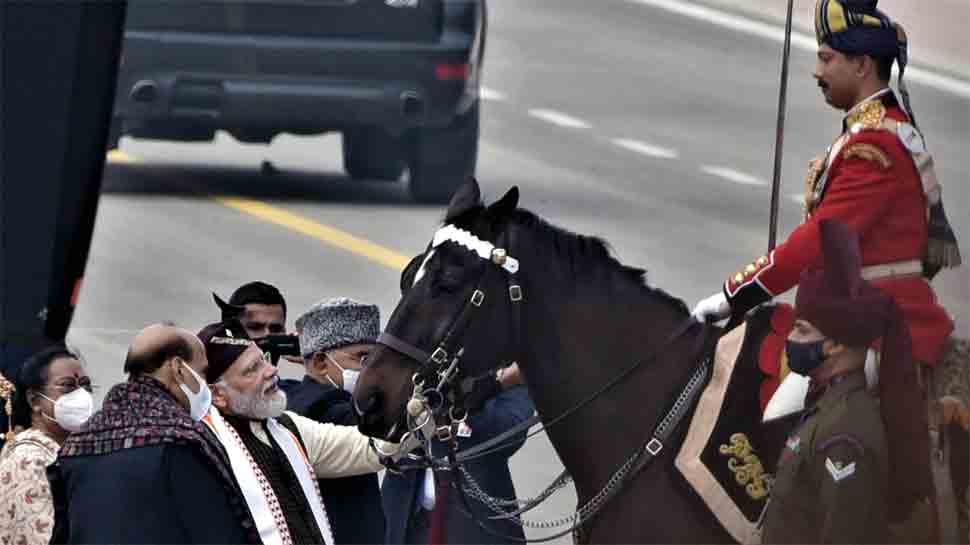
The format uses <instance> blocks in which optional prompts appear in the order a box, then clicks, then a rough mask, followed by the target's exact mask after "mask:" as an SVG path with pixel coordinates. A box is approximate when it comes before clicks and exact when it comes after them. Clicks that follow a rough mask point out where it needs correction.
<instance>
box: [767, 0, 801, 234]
mask: <svg viewBox="0 0 970 545" xmlns="http://www.w3.org/2000/svg"><path fill="white" fill-rule="evenodd" d="M794 3H795V0H788V17H787V19H786V20H785V47H784V49H783V52H782V57H781V87H780V90H779V92H778V125H777V127H776V131H775V170H774V173H773V175H772V178H771V220H770V221H771V224H770V225H769V227H768V251H769V252H770V251H771V250H774V249H775V245H776V241H777V237H778V194H779V192H780V190H781V158H782V150H783V148H784V146H785V112H786V110H787V107H788V64H789V57H790V53H791V26H792V12H793V11H794Z"/></svg>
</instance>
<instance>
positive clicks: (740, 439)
mask: <svg viewBox="0 0 970 545" xmlns="http://www.w3.org/2000/svg"><path fill="white" fill-rule="evenodd" d="M730 443H731V444H730V445H721V447H720V448H719V449H718V450H719V451H720V452H721V454H722V455H724V456H730V458H729V459H728V463H727V465H728V469H730V470H731V473H733V474H734V480H735V481H737V483H738V484H739V485H741V486H744V491H745V492H746V493H747V494H748V497H750V498H751V499H754V500H760V499H764V498H765V497H766V496H768V491H769V489H770V488H771V475H770V474H768V473H766V472H765V468H764V465H762V464H761V460H760V459H759V458H758V456H757V455H756V454H755V453H754V448H753V447H752V446H751V441H749V440H748V436H747V435H745V434H743V433H735V434H733V435H732V436H731V439H730Z"/></svg>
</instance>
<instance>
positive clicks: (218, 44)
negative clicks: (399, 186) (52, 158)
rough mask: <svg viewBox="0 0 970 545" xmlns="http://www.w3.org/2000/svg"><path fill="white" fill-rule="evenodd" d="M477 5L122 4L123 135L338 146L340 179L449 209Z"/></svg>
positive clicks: (464, 150)
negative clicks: (395, 183)
mask: <svg viewBox="0 0 970 545" xmlns="http://www.w3.org/2000/svg"><path fill="white" fill-rule="evenodd" d="M485 19H486V17H485V0H225V1H214V0H129V3H128V21H127V26H126V31H125V41H124V48H123V53H122V58H121V67H120V70H119V75H118V93H117V99H116V101H115V109H114V116H115V117H114V123H113V130H112V140H111V142H110V145H111V146H112V147H113V146H115V145H117V140H118V138H120V136H121V135H123V134H127V135H131V136H134V137H136V138H152V139H166V140H180V141H206V140H212V139H213V137H214V135H215V131H216V130H225V131H227V132H229V133H230V134H232V135H233V136H234V137H235V138H236V139H238V140H240V141H242V142H257V143H260V142H261V143H269V142H270V140H271V139H272V138H273V137H274V136H276V135H277V134H279V133H281V132H289V133H295V134H321V133H324V132H329V131H339V132H341V133H342V135H343V158H344V165H345V168H346V170H347V173H348V174H349V175H350V176H351V177H352V178H355V179H359V178H367V179H380V180H397V179H399V178H400V177H401V175H402V174H403V172H404V170H405V168H407V169H408V170H409V172H410V176H409V177H410V190H411V194H412V195H413V196H414V197H415V198H416V199H417V200H419V201H427V202H441V201H445V200H447V199H448V198H449V197H450V195H451V193H452V192H453V191H454V189H455V188H456V187H457V186H458V185H459V184H460V183H461V182H462V181H463V180H464V179H465V178H466V177H467V176H470V175H472V174H473V173H474V170H475V162H476V158H477V155H478V126H479V125H478V119H479V76H480V74H481V70H482V57H483V54H484V47H485V25H486V21H485Z"/></svg>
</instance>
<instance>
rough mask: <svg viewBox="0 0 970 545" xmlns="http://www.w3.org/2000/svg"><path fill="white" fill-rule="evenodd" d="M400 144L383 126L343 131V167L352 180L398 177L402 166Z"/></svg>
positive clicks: (393, 179)
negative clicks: (381, 127)
mask: <svg viewBox="0 0 970 545" xmlns="http://www.w3.org/2000/svg"><path fill="white" fill-rule="evenodd" d="M400 148H401V144H400V142H399V141H398V140H397V139H396V138H394V137H393V136H391V135H390V134H388V133H387V131H385V130H384V129H380V128H367V129H350V130H347V131H344V133H343V154H344V170H346V171H347V174H348V175H349V176H350V177H351V178H353V179H354V180H387V181H395V180H398V179H399V178H400V177H401V174H403V173H404V166H405V165H404V159H403V157H402V153H401V149H400Z"/></svg>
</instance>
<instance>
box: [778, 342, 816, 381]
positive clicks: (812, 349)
mask: <svg viewBox="0 0 970 545" xmlns="http://www.w3.org/2000/svg"><path fill="white" fill-rule="evenodd" d="M824 342H825V340H824V339H823V340H821V341H815V342H809V343H797V342H794V341H785V353H786V354H787V355H788V368H789V369H791V370H792V372H794V373H798V374H799V375H803V376H808V375H810V374H811V373H812V371H814V370H815V369H817V368H818V366H819V365H822V362H823V361H825V354H823V350H822V344H823V343H824Z"/></svg>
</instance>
